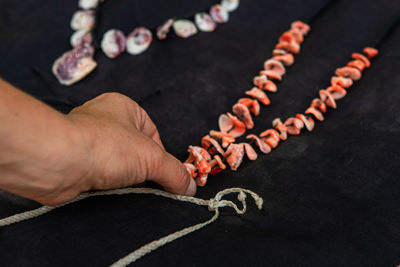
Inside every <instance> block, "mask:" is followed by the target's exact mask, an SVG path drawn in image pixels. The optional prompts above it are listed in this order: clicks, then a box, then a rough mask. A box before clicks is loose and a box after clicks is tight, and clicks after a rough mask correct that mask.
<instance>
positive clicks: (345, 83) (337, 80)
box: [331, 76, 353, 88]
mask: <svg viewBox="0 0 400 267" xmlns="http://www.w3.org/2000/svg"><path fill="white" fill-rule="evenodd" d="M336 84H338V85H340V86H341V87H343V88H349V87H350V86H352V85H353V80H352V79H350V78H345V77H342V76H339V77H338V76H333V77H332V78H331V85H336Z"/></svg>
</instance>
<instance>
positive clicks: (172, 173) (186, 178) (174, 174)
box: [148, 151, 197, 196]
mask: <svg viewBox="0 0 400 267" xmlns="http://www.w3.org/2000/svg"><path fill="white" fill-rule="evenodd" d="M162 153H163V154H162V156H161V160H160V161H159V162H158V163H155V164H150V166H152V170H150V171H149V177H148V180H151V181H154V182H156V183H158V184H159V185H161V186H162V187H163V188H164V189H165V190H167V191H169V192H171V193H174V194H178V195H187V196H194V195H195V194H196V188H197V187H196V183H195V181H194V180H193V178H192V177H191V176H190V174H189V172H188V171H187V170H186V168H185V167H184V166H183V164H182V163H181V162H180V161H179V160H178V159H176V158H175V157H173V156H172V155H171V154H169V153H167V152H164V151H162Z"/></svg>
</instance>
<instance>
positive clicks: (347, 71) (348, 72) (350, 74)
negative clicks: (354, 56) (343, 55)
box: [335, 67, 361, 81]
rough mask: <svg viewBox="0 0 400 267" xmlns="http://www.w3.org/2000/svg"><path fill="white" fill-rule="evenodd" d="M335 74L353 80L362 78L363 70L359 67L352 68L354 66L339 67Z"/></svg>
mask: <svg viewBox="0 0 400 267" xmlns="http://www.w3.org/2000/svg"><path fill="white" fill-rule="evenodd" d="M335 74H336V75H337V76H342V77H346V78H350V79H352V80H353V81H357V80H359V79H361V72H360V71H359V70H358V69H356V68H352V67H342V68H338V69H336V71H335Z"/></svg>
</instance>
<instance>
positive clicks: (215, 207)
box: [0, 188, 263, 267]
mask: <svg viewBox="0 0 400 267" xmlns="http://www.w3.org/2000/svg"><path fill="white" fill-rule="evenodd" d="M232 193H238V195H237V198H238V200H239V201H240V202H241V204H242V208H241V209H240V208H239V207H238V206H237V205H236V204H235V203H234V202H232V201H230V200H224V199H222V198H223V197H224V196H225V195H228V194H232ZM125 194H152V195H156V196H162V197H166V198H170V199H174V200H178V201H183V202H190V203H193V204H196V205H199V206H207V207H208V210H209V211H211V212H214V215H213V217H212V218H211V219H209V220H207V221H205V222H203V223H199V224H196V225H193V226H190V227H187V228H184V229H182V230H179V231H177V232H175V233H172V234H169V235H167V236H165V237H163V238H160V239H158V240H155V241H153V242H150V243H148V244H146V245H144V246H142V247H140V248H139V249H137V250H135V251H133V252H132V253H130V254H128V255H127V256H125V257H123V258H121V259H119V260H118V261H116V262H115V263H114V264H112V265H111V266H112V267H121V266H127V265H129V264H131V263H133V262H135V261H137V260H138V259H140V258H141V257H143V256H144V255H146V254H148V253H150V252H152V251H154V250H156V249H158V248H159V247H162V246H164V245H165V244H167V243H170V242H172V241H174V240H176V239H178V238H181V237H183V236H185V235H188V234H190V233H192V232H194V231H197V230H199V229H201V228H203V227H204V226H207V225H209V224H211V223H213V222H214V221H216V220H217V219H218V217H219V214H220V212H219V208H223V207H230V208H233V209H234V210H235V211H236V213H237V214H244V213H246V211H247V203H246V197H247V195H246V194H249V195H250V196H251V197H252V198H253V200H254V202H255V204H256V205H257V207H258V209H259V210H261V209H262V205H263V199H262V198H261V197H260V196H259V195H257V194H256V193H254V192H253V191H250V190H247V189H242V188H228V189H224V190H222V191H220V192H218V193H217V194H216V195H215V197H213V198H211V199H210V200H204V199H201V198H196V197H188V196H180V195H174V194H171V193H168V192H165V191H162V190H157V189H152V188H124V189H115V190H107V191H98V192H89V193H84V194H82V195H80V196H78V197H77V198H76V199H74V200H72V201H70V202H67V203H65V204H62V205H59V206H57V207H49V206H43V207H40V208H38V209H35V210H31V211H26V212H22V213H19V214H15V215H12V216H9V217H6V218H3V219H0V227H2V226H7V225H11V224H14V223H18V222H22V221H25V220H29V219H32V218H36V217H38V216H40V215H43V214H45V213H47V212H50V211H51V210H53V209H56V208H60V207H62V206H65V205H68V204H71V203H74V202H77V201H79V200H82V199H85V198H88V197H93V196H108V195H125Z"/></svg>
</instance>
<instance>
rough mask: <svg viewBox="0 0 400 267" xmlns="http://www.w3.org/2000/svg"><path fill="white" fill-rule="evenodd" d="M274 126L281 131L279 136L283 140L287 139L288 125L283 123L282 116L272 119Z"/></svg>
mask: <svg viewBox="0 0 400 267" xmlns="http://www.w3.org/2000/svg"><path fill="white" fill-rule="evenodd" d="M272 127H274V128H275V130H277V131H279V138H280V139H281V140H282V141H284V140H286V139H287V127H286V126H285V125H284V124H283V123H282V121H281V119H280V118H276V119H274V120H273V121H272Z"/></svg>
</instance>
